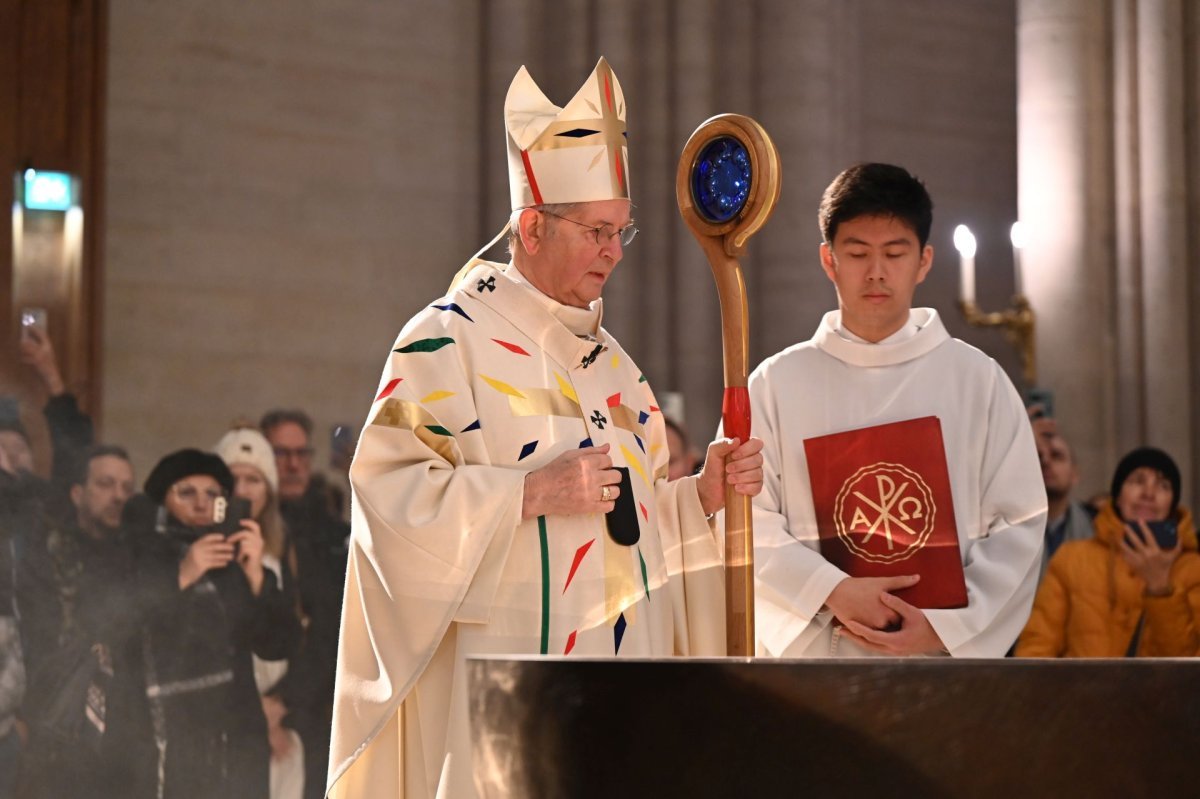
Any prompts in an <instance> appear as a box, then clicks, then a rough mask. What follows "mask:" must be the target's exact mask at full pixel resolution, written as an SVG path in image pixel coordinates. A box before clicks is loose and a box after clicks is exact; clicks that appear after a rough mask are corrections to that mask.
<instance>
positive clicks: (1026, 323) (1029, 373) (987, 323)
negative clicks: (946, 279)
mask: <svg viewBox="0 0 1200 799" xmlns="http://www.w3.org/2000/svg"><path fill="white" fill-rule="evenodd" d="M958 307H959V309H960V310H961V311H962V313H963V317H965V318H966V320H967V324H969V325H971V327H1002V328H1004V336H1005V338H1007V339H1008V340H1009V341H1010V342H1011V343H1012V345H1013V346H1014V347H1016V348H1017V352H1018V353H1019V354H1020V356H1021V364H1022V366H1023V367H1024V374H1025V383H1026V384H1027V385H1030V386H1034V385H1037V356H1036V353H1035V351H1034V328H1035V325H1036V321H1035V319H1034V314H1033V306H1031V305H1030V304H1029V298H1027V297H1026V296H1025V295H1024V294H1017V295H1015V296H1013V299H1012V307H1010V308H1006V309H1005V310H1003V311H992V312H990V313H989V312H984V311H981V310H979V306H978V305H976V304H975V301H974V300H959V301H958Z"/></svg>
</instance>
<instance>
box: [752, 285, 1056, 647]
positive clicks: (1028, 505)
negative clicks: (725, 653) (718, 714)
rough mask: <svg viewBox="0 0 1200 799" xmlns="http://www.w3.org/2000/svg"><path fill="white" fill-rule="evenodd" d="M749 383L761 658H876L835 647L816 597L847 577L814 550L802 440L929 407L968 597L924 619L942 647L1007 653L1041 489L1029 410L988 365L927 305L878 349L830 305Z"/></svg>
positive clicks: (1042, 516)
mask: <svg viewBox="0 0 1200 799" xmlns="http://www.w3.org/2000/svg"><path fill="white" fill-rule="evenodd" d="M749 389H750V402H751V413H752V414H753V420H754V422H753V424H754V428H753V429H754V434H755V435H756V436H759V437H761V438H762V439H763V441H764V446H763V459H764V463H763V474H764V481H763V490H762V493H761V494H759V495H758V496H757V497H755V499H754V565H755V615H756V619H755V621H756V636H757V639H758V644H757V650H758V654H760V655H769V656H774V657H831V656H836V657H855V656H865V655H871V654H873V653H872V652H868V651H866V650H864V649H862V648H859V647H857V646H854V645H853V644H851V643H850V642H849V641H847V640H844V639H843V640H841V641H840V643H839V642H838V639H837V637H836V636H835V635H834V625H833V624H832V623H831V622H832V618H831V614H830V613H829V610H828V609H827V608H825V606H824V605H825V600H826V599H827V598H828V597H829V594H830V592H831V591H832V590H833V589H834V587H835V586H836V585H837V584H838V583H839V582H840V581H841V580H842V579H844V578H845V577H846V574H845V573H844V572H843V571H842V570H841V569H839V568H837V567H836V566H834V565H833V564H831V563H829V562H828V561H827V560H825V558H824V557H822V556H821V553H820V545H819V538H820V536H819V532H818V526H817V518H816V513H815V511H814V503H813V495H812V488H811V485H810V482H809V472H808V466H809V465H808V463H807V461H806V458H805V450H804V441H805V440H806V439H810V438H815V437H818V436H824V435H827V434H830V433H839V432H843V431H847V430H857V429H859V428H864V427H872V426H875V425H882V424H887V423H890V422H901V421H906V420H910V419H919V418H922V417H927V416H936V417H937V418H938V420H939V422H940V423H941V430H942V436H943V439H944V442H945V455H946V464H947V468H948V472H949V477H950V490H951V495H952V497H953V504H954V522H955V526H956V527H957V528H958V538H959V542H958V543H959V551H960V554H961V556H962V563H963V574H964V577H965V579H966V584H967V602H968V604H967V607H965V608H958V609H937V610H926V611H925V615H926V617H927V618H928V619H929V622H930V624H931V625H932V626H933V628H934V630H935V631H936V632H937V634H938V637H940V638H941V640H942V643H943V644H945V646H946V649H947V651H948V652H949V654H951V655H955V656H959V657H1003V656H1004V653H1005V652H1006V651H1007V650H1008V648H1009V647H1010V646H1011V645H1012V644H1013V642H1014V641H1016V638H1017V635H1018V634H1019V633H1020V632H1021V629H1022V627H1024V625H1025V621H1026V620H1027V619H1028V617H1029V611H1030V608H1031V607H1032V603H1033V594H1034V590H1035V588H1036V587H1037V579H1038V570H1039V566H1040V564H1041V549H1042V541H1043V530H1044V529H1045V523H1046V491H1045V487H1044V486H1043V484H1042V475H1041V467H1040V465H1039V462H1038V457H1037V452H1036V449H1035V447H1034V441H1033V431H1032V429H1031V427H1030V424H1029V418H1028V416H1027V415H1026V413H1025V409H1024V406H1023V405H1022V403H1021V399H1020V397H1019V396H1018V395H1017V392H1016V389H1014V388H1013V385H1012V383H1011V382H1010V381H1009V379H1008V377H1007V376H1006V375H1005V374H1004V372H1003V370H1001V369H1000V367H999V366H998V365H997V364H996V362H995V361H993V360H992V359H991V358H989V357H987V356H986V355H984V354H983V353H982V352H980V351H979V350H977V349H975V348H974V347H972V346H970V345H968V344H965V343H964V342H962V341H959V340H958V339H954V338H951V337H950V335H949V334H948V333H947V332H946V329H945V327H943V325H942V321H941V319H940V318H938V315H937V312H936V311H934V310H933V309H930V308H915V309H912V310H911V311H910V312H909V324H908V325H907V326H906V327H905V328H904V329H902V330H901V331H899V332H898V333H896V334H895V335H894V336H892V337H890V338H889V339H885V340H884V341H882V342H879V343H877V344H870V343H866V342H864V341H862V340H852V338H851V336H850V335H849V334H847V333H846V331H844V330H842V329H841V325H840V314H839V312H837V311H833V312H831V313H828V314H826V315H825V318H824V319H823V320H822V321H821V325H820V327H818V329H817V332H816V334H815V335H814V336H813V338H812V339H810V340H809V341H806V342H803V343H801V344H797V345H795V346H792V347H789V348H788V349H786V350H784V351H782V352H780V353H778V354H776V355H774V356H772V357H770V358H768V359H767V360H765V361H763V363H762V364H761V365H759V367H758V368H757V369H755V370H754V373H753V374H752V375H751V376H750V381H749Z"/></svg>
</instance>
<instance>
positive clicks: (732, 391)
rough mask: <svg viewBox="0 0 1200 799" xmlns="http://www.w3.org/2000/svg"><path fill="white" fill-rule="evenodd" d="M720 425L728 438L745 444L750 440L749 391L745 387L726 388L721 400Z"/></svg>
mask: <svg viewBox="0 0 1200 799" xmlns="http://www.w3.org/2000/svg"><path fill="white" fill-rule="evenodd" d="M721 425H722V427H723V429H724V433H725V435H726V436H727V437H728V438H736V439H737V440H738V441H741V442H742V443H743V444H745V443H746V442H747V441H749V440H750V391H749V389H747V388H746V387H745V386H728V387H726V389H725V396H724V397H723V398H722V400H721Z"/></svg>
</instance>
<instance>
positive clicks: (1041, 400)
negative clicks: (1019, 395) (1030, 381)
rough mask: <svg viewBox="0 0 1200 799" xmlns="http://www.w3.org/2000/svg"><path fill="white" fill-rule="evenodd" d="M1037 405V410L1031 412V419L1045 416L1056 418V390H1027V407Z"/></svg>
mask: <svg viewBox="0 0 1200 799" xmlns="http://www.w3.org/2000/svg"><path fill="white" fill-rule="evenodd" d="M1034 406H1037V409H1038V410H1037V412H1036V413H1032V414H1030V418H1031V419H1040V418H1042V417H1043V416H1044V417H1047V418H1051V419H1053V418H1054V392H1052V391H1049V390H1048V389H1044V388H1031V389H1029V390H1028V391H1026V392H1025V407H1026V408H1033V407H1034Z"/></svg>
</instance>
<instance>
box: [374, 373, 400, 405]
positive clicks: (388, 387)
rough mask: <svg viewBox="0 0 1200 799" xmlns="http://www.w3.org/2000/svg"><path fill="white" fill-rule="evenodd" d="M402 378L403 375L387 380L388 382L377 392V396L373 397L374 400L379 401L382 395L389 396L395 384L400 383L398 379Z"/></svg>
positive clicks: (394, 388)
mask: <svg viewBox="0 0 1200 799" xmlns="http://www.w3.org/2000/svg"><path fill="white" fill-rule="evenodd" d="M403 379H404V378H403V377H396V378H393V379H391V380H389V381H388V384H387V385H386V386H384V387H383V391H380V392H379V396H378V397H376V398H375V401H376V402H379V401H380V400H381V399H383V398H384V397H390V396H391V394H392V392H393V391H395V390H396V386H398V385H400V381H401V380H403Z"/></svg>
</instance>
